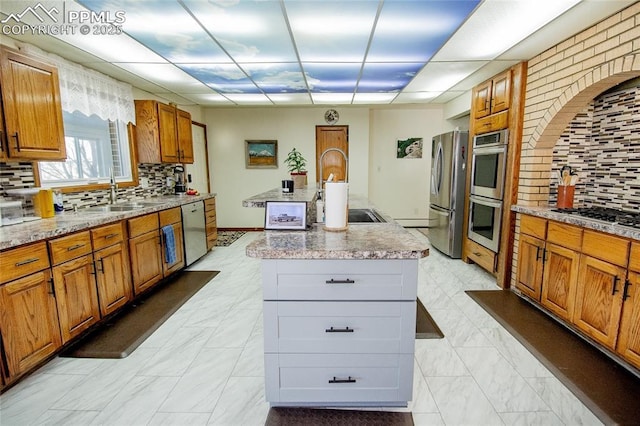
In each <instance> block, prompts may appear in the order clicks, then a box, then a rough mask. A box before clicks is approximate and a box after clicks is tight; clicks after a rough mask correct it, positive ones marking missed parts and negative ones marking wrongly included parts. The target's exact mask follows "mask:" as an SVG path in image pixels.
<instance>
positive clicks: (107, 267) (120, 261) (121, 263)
mask: <svg viewBox="0 0 640 426" xmlns="http://www.w3.org/2000/svg"><path fill="white" fill-rule="evenodd" d="M93 255H94V258H95V263H96V281H97V283H98V298H99V300H100V313H101V314H102V316H103V317H104V316H106V315H109V314H110V313H112V312H115V311H116V310H117V309H119V308H121V307H122V306H124V305H125V304H126V303H127V302H128V301H129V300H131V298H132V297H133V289H132V287H131V273H130V269H129V256H128V255H127V247H126V246H125V244H124V242H123V241H121V242H119V243H117V244H115V245H112V246H110V247H107V248H104V249H102V250H98V251H96V252H95V253H94V254H93Z"/></svg>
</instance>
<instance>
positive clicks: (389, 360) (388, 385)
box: [265, 354, 413, 404]
mask: <svg viewBox="0 0 640 426" xmlns="http://www.w3.org/2000/svg"><path fill="white" fill-rule="evenodd" d="M265 376H266V377H265V379H266V380H265V382H266V384H267V385H266V389H265V396H266V399H267V401H269V402H271V403H276V404H277V403H291V402H304V403H310V402H311V403H325V402H326V403H334V402H337V403H341V404H348V403H359V402H361V403H372V402H379V403H384V402H387V403H393V402H396V401H405V402H406V401H408V400H410V399H411V394H412V389H413V354H400V355H391V354H304V355H302V354H265Z"/></svg>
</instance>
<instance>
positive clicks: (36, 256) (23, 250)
mask: <svg viewBox="0 0 640 426" xmlns="http://www.w3.org/2000/svg"><path fill="white" fill-rule="evenodd" d="M49 266H50V264H49V254H48V253H47V243H45V242H44V241H42V242H39V243H35V244H29V245H28V246H22V247H18V248H14V249H11V250H7V251H3V252H2V253H0V271H2V273H1V274H0V277H1V278H0V283H6V282H9V281H12V280H15V279H16V278H20V277H24V276H27V275H29V274H33V273H34V272H38V271H42V270H43V269H46V268H48V267H49Z"/></svg>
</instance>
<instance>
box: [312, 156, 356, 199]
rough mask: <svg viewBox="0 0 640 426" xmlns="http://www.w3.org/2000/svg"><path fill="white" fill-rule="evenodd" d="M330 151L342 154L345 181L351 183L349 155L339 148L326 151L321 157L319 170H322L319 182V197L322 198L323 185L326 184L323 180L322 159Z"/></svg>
mask: <svg viewBox="0 0 640 426" xmlns="http://www.w3.org/2000/svg"><path fill="white" fill-rule="evenodd" d="M330 151H337V152H339V153H340V154H342V156H343V157H344V167H345V171H344V181H345V182H349V179H348V176H349V159H348V158H347V154H345V152H344V151H343V150H341V149H339V148H327V149H325V150H324V152H323V153H322V154H321V155H320V160H319V169H320V182H319V186H320V187H319V188H318V197H322V184H323V183H324V180H323V174H322V172H323V170H322V168H323V167H322V159H323V158H324V156H325V154H326V153H327V152H330Z"/></svg>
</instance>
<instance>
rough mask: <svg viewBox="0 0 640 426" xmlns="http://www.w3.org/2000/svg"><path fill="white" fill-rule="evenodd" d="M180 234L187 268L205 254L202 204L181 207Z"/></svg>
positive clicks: (205, 243)
mask: <svg viewBox="0 0 640 426" xmlns="http://www.w3.org/2000/svg"><path fill="white" fill-rule="evenodd" d="M182 233H183V234H184V255H185V260H186V262H187V266H189V265H191V264H192V263H193V262H195V261H196V260H198V259H200V258H201V257H202V256H204V255H205V254H206V253H207V233H206V229H205V224H204V202H202V201H196V202H195V203H189V204H185V205H183V206H182Z"/></svg>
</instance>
